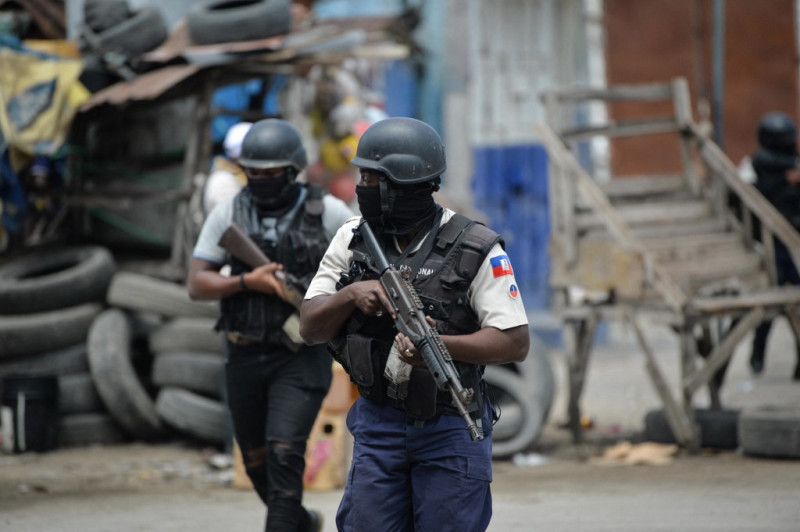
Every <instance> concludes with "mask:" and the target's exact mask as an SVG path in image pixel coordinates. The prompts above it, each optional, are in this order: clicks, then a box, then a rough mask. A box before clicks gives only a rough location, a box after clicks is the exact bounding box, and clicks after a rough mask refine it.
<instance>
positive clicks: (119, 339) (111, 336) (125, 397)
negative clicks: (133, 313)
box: [88, 309, 164, 441]
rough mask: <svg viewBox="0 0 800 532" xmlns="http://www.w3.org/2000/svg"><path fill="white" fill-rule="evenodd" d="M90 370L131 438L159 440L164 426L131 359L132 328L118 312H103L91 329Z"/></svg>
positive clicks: (107, 403)
mask: <svg viewBox="0 0 800 532" xmlns="http://www.w3.org/2000/svg"><path fill="white" fill-rule="evenodd" d="M88 344H89V369H90V370H91V373H92V378H93V379H94V383H95V386H97V392H98V393H99V394H100V398H101V399H102V400H103V404H104V405H105V407H106V408H107V409H108V411H109V413H110V414H111V415H112V416H113V417H114V419H115V420H116V421H117V423H119V424H120V425H121V426H122V428H123V429H125V431H126V432H127V433H128V434H129V435H130V436H133V437H135V438H137V439H142V440H148V441H153V440H158V439H160V438H161V437H162V436H163V435H164V430H163V425H162V424H161V420H160V418H159V417H158V414H157V413H156V410H155V405H154V404H153V400H152V399H151V398H150V396H149V395H148V393H147V390H146V389H145V387H144V385H143V384H142V382H141V381H140V380H139V376H138V375H137V373H136V370H135V369H134V366H133V363H132V360H131V327H130V323H129V319H128V317H127V316H126V315H125V313H124V312H123V311H121V310H119V309H109V310H106V311H104V312H102V313H101V314H100V315H99V316H97V319H95V320H94V322H93V323H92V326H91V328H90V329H89V339H88Z"/></svg>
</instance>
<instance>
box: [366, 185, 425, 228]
mask: <svg viewBox="0 0 800 532" xmlns="http://www.w3.org/2000/svg"><path fill="white" fill-rule="evenodd" d="M380 194H381V193H380V187H368V186H361V185H359V186H356V195H357V196H358V207H359V209H360V210H361V215H362V216H363V217H364V219H365V220H366V221H367V222H368V223H369V224H370V226H373V227H374V226H378V227H381V228H382V230H383V231H384V232H385V233H388V234H393V235H406V234H409V233H411V232H413V231H414V230H416V229H418V228H419V227H422V226H423V225H425V224H426V223H428V222H430V220H432V219H433V216H434V215H435V214H436V203H435V202H434V201H433V196H432V195H431V189H430V187H428V186H427V185H424V186H422V187H415V188H405V189H403V188H393V189H390V192H389V194H391V195H393V196H394V202H393V204H392V209H391V211H390V212H389V213H388V216H387V213H383V212H381V195H380Z"/></svg>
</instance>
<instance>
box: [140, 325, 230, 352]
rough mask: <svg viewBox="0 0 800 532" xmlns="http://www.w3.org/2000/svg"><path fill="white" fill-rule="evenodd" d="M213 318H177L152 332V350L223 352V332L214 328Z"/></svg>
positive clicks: (150, 339) (150, 338)
mask: <svg viewBox="0 0 800 532" xmlns="http://www.w3.org/2000/svg"><path fill="white" fill-rule="evenodd" d="M216 323H217V320H215V319H213V318H175V319H172V320H169V321H167V322H166V323H164V324H163V325H161V326H160V327H157V328H156V329H155V330H153V331H152V332H151V333H150V336H149V339H148V340H149V344H150V350H151V351H152V352H153V353H155V354H161V353H177V352H181V351H205V352H214V353H220V354H222V351H223V341H222V334H221V333H219V332H217V331H215V330H214V326H215V325H216Z"/></svg>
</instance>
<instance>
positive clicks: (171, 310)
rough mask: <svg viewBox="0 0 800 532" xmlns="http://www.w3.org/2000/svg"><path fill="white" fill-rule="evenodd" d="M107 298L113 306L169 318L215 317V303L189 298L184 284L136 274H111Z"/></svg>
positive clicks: (216, 311)
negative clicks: (112, 275)
mask: <svg viewBox="0 0 800 532" xmlns="http://www.w3.org/2000/svg"><path fill="white" fill-rule="evenodd" d="M107 299H108V302H109V303H110V304H111V305H112V306H115V307H122V308H126V309H130V310H136V311H138V312H145V313H148V312H152V313H155V314H160V315H161V316H166V317H171V318H177V317H190V318H191V317H206V318H217V317H219V304H218V303H216V302H210V301H192V300H191V299H189V293H188V292H187V289H186V287H185V286H183V285H179V284H177V283H173V282H171V281H165V280H163V279H157V278H155V277H151V276H148V275H143V274H139V273H132V272H117V273H116V274H114V277H113V278H112V279H111V284H110V286H109V287H108V297H107Z"/></svg>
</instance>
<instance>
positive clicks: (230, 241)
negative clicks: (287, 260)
mask: <svg viewBox="0 0 800 532" xmlns="http://www.w3.org/2000/svg"><path fill="white" fill-rule="evenodd" d="M219 245H220V246H221V247H222V248H224V249H225V251H227V252H228V253H230V254H231V255H233V256H234V257H236V258H237V259H239V260H240V261H242V262H244V263H245V264H247V265H248V266H250V267H251V268H258V267H259V266H263V265H265V264H269V263H270V262H272V261H271V260H269V258H268V257H267V256H266V255H264V252H263V251H261V248H259V247H258V246H257V245H256V243H255V242H253V240H252V239H251V238H250V237H249V236H247V233H245V232H244V230H243V229H242V228H241V227H239V226H238V225H237V224H236V223H235V222H231V225H229V226H228V228H227V229H225V232H224V233H222V236H221V237H220V239H219ZM275 278H276V279H278V283H280V285H281V288H282V289H283V295H284V296H286V301H287V302H288V303H289V304H291V305H292V306H293V307H294V308H296V309H297V310H300V304H301V303H302V302H303V294H302V293H301V292H300V291H299V290H298V289H297V287H296V281H295V280H294V279H293V278H292V277H291V275H289V274H287V273H286V272H284V271H283V270H277V271H276V272H275Z"/></svg>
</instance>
